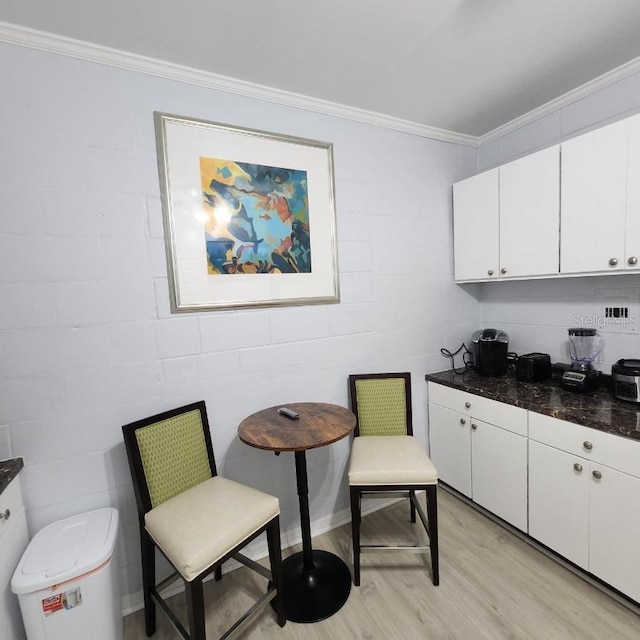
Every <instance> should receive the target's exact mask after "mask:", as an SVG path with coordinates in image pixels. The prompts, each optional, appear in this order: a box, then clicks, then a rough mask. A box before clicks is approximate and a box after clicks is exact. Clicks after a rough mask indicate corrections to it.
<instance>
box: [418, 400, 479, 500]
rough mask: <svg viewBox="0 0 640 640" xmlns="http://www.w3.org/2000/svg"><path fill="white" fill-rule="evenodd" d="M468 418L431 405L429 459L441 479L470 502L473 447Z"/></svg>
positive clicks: (436, 405)
mask: <svg viewBox="0 0 640 640" xmlns="http://www.w3.org/2000/svg"><path fill="white" fill-rule="evenodd" d="M469 423H470V420H469V418H468V417H467V416H463V415H461V414H459V413H457V412H456V411H452V410H451V409H447V408H446V407H441V406H440V405H438V404H433V403H429V455H430V457H431V461H432V462H433V464H434V465H435V467H436V469H437V470H438V478H439V479H440V480H442V481H443V482H446V483H447V484H448V485H449V486H451V487H453V488H454V489H457V490H458V491H459V492H460V493H462V494H464V495H465V496H467V498H471V497H472V496H471V444H470V442H469V432H470V429H469Z"/></svg>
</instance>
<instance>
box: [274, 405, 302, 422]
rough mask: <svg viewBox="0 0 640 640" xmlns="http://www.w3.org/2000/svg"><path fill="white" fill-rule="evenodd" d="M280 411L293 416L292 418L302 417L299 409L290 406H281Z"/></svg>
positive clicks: (284, 414)
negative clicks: (295, 409)
mask: <svg viewBox="0 0 640 640" xmlns="http://www.w3.org/2000/svg"><path fill="white" fill-rule="evenodd" d="M278 413H279V414H280V415H283V416H286V417H287V418H291V419H292V420H297V419H298V418H299V417H300V414H299V413H298V412H297V411H294V410H293V409H289V407H280V408H279V409H278Z"/></svg>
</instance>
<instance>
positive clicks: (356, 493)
mask: <svg viewBox="0 0 640 640" xmlns="http://www.w3.org/2000/svg"><path fill="white" fill-rule="evenodd" d="M350 492H351V541H352V543H353V584H354V585H355V586H356V587H359V586H360V521H361V520H360V489H358V488H357V487H351V489H350Z"/></svg>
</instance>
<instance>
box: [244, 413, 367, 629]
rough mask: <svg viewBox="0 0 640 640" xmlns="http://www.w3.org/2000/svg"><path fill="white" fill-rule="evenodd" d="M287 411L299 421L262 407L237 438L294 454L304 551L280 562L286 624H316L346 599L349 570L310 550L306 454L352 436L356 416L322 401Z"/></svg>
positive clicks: (340, 562)
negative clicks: (290, 622)
mask: <svg viewBox="0 0 640 640" xmlns="http://www.w3.org/2000/svg"><path fill="white" fill-rule="evenodd" d="M287 407H289V408H290V409H293V410H295V411H297V412H298V413H299V414H300V417H299V418H298V419H297V420H292V419H291V418H287V417H286V416H283V415H280V414H279V413H278V411H277V410H278V407H277V406H276V407H270V408H269V409H263V410H262V411H258V412H257V413H254V414H253V415H250V416H248V417H247V418H245V419H244V420H243V421H242V422H241V423H240V426H239V427H238V436H239V437H240V440H242V442H244V443H246V444H248V445H250V446H252V447H257V448H258V449H264V450H266V451H274V452H275V453H276V454H280V453H281V452H282V451H293V452H294V454H295V461H296V483H297V487H298V501H299V503H300V524H301V528H302V551H301V552H298V553H295V554H293V555H291V556H289V557H288V558H286V559H285V560H284V561H283V563H282V565H283V574H284V575H283V580H284V608H285V614H286V617H287V620H291V621H292V622H317V621H318V620H324V619H325V618H328V617H329V616H331V615H333V614H334V613H335V612H336V611H338V609H340V607H342V605H343V604H344V603H345V602H346V601H347V598H348V597H349V592H350V591H351V572H350V571H349V568H348V567H347V565H346V564H345V563H344V561H343V560H342V559H341V558H339V557H338V556H336V555H335V554H333V553H329V552H328V551H318V550H314V549H313V548H312V546H311V524H310V518H309V487H308V483H307V458H306V451H307V449H315V448H317V447H324V446H326V445H328V444H331V443H333V442H337V441H338V440H340V439H342V438H344V437H346V436H348V435H349V434H350V433H351V432H352V431H353V429H354V428H355V426H356V417H355V415H354V414H353V413H352V412H351V411H349V410H348V409H345V408H344V407H340V406H337V405H333V404H326V403H322V402H296V403H293V404H288V405H287Z"/></svg>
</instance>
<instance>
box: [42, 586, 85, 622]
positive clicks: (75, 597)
mask: <svg viewBox="0 0 640 640" xmlns="http://www.w3.org/2000/svg"><path fill="white" fill-rule="evenodd" d="M81 604H82V591H80V588H77V589H71V590H70V591H65V592H64V593H56V595H55V596H49V597H48V598H45V599H44V600H43V601H42V613H44V615H45V616H50V615H52V614H54V613H57V612H58V611H64V610H67V611H68V610H69V609H75V608H76V607H79V606H80V605H81Z"/></svg>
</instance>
